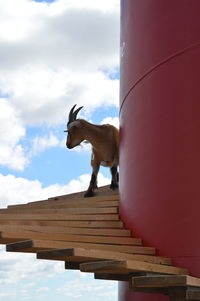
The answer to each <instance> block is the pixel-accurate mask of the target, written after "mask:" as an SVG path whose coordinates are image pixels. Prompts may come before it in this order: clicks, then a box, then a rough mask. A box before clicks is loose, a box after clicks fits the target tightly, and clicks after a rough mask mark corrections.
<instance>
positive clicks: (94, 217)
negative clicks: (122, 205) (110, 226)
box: [0, 212, 119, 221]
mask: <svg viewBox="0 0 200 301" xmlns="http://www.w3.org/2000/svg"><path fill="white" fill-rule="evenodd" d="M0 220H47V221H48V220H63V221H101V220H102V221H112V220H113V221H117V220H119V215H118V214H91V215H89V214H87V215H86V214H85V215H84V214H82V215H79V214H70V215H66V214H65V213H63V212H60V213H55V214H48V213H47V214H45V213H35V214H34V213H32V214H28V213H25V214H22V213H18V214H16V213H1V214H0Z"/></svg>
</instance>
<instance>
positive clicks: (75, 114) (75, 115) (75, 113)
mask: <svg viewBox="0 0 200 301" xmlns="http://www.w3.org/2000/svg"><path fill="white" fill-rule="evenodd" d="M82 108H83V106H82V107H80V108H78V109H77V110H76V111H75V112H74V113H73V115H74V119H75V120H76V117H77V114H78V112H79V111H80V110H81V109H82Z"/></svg>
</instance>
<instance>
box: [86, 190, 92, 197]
mask: <svg viewBox="0 0 200 301" xmlns="http://www.w3.org/2000/svg"><path fill="white" fill-rule="evenodd" d="M92 196H94V192H93V191H92V190H89V191H86V193H85V194H84V198H91V197H92Z"/></svg>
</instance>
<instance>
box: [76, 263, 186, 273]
mask: <svg viewBox="0 0 200 301" xmlns="http://www.w3.org/2000/svg"><path fill="white" fill-rule="evenodd" d="M110 262H111V261H110ZM108 263H109V262H108ZM80 270H81V271H82V272H92V273H97V272H98V273H99V272H101V273H109V274H110V273H111V274H129V273H132V272H151V273H162V274H173V275H174V274H175V275H181V274H182V275H186V274H188V271H187V270H186V269H182V268H178V267H173V266H166V265H161V264H154V263H149V262H141V261H133V260H127V261H112V265H111V266H109V264H108V265H106V264H105V265H104V264H103V263H102V262H95V263H85V264H81V265H80Z"/></svg>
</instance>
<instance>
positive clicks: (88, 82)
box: [0, 0, 119, 125]
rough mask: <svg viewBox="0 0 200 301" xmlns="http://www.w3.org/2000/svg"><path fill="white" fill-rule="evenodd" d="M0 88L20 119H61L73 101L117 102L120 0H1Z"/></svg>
mask: <svg viewBox="0 0 200 301" xmlns="http://www.w3.org/2000/svg"><path fill="white" fill-rule="evenodd" d="M0 20H1V21H0V28H3V29H2V30H0V64H1V69H2V72H1V74H0V91H1V92H2V93H4V94H5V93H7V94H10V98H9V101H10V104H11V105H12V106H13V107H14V108H15V110H17V111H18V112H19V113H20V116H21V118H22V120H23V121H24V123H25V124H32V125H35V124H38V123H42V122H47V123H49V124H55V123H58V122H61V120H63V116H64V114H63V110H66V111H67V110H68V109H69V108H70V107H71V106H72V105H73V104H74V103H78V104H84V105H85V106H87V107H88V108H92V109H93V108H95V107H98V106H100V105H102V104H104V105H111V104H114V105H116V106H118V80H111V79H109V78H107V77H106V76H105V75H104V74H103V72H101V71H100V70H102V69H106V70H112V69H113V68H114V67H116V66H118V64H119V61H118V52H119V51H118V48H119V1H117V0H115V1H114V0H113V1H104V3H102V1H101V2H99V1H98V0H93V1H89V0H82V1H71V0H57V1H55V2H54V3H52V4H51V5H47V4H44V3H35V2H34V1H28V0H7V1H6V2H5V1H2V0H1V1H0Z"/></svg>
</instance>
